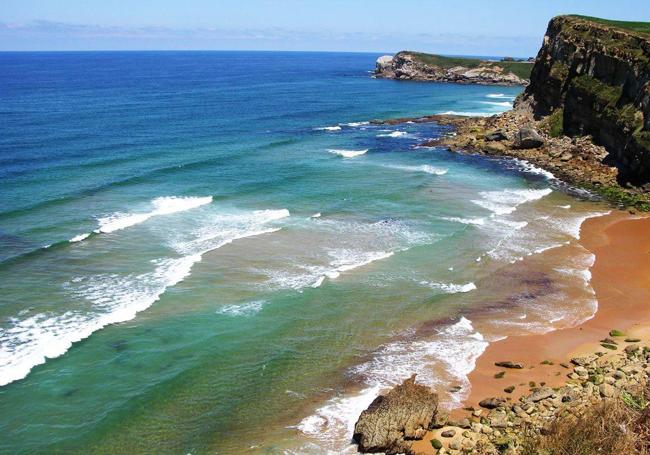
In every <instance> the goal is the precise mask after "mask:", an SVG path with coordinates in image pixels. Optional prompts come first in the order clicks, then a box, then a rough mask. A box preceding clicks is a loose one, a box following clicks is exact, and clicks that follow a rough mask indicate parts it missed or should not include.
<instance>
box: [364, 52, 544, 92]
mask: <svg viewBox="0 0 650 455" xmlns="http://www.w3.org/2000/svg"><path fill="white" fill-rule="evenodd" d="M533 62H534V59H528V60H526V61H515V60H514V59H513V58H509V57H506V58H504V59H502V60H501V61H498V62H497V61H488V60H480V59H474V58H463V57H446V56H442V55H434V54H424V53H421V52H411V51H402V52H398V53H397V54H395V55H394V56H391V55H384V56H381V57H379V58H378V59H377V63H376V67H375V77H378V78H385V79H399V80H413V81H432V82H453V83H457V84H482V85H511V86H512V85H528V82H529V80H530V73H531V70H532V68H533Z"/></svg>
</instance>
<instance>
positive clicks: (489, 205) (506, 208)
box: [472, 188, 553, 215]
mask: <svg viewBox="0 0 650 455" xmlns="http://www.w3.org/2000/svg"><path fill="white" fill-rule="evenodd" d="M552 192H553V190H551V189H550V188H544V189H540V190H533V189H524V190H509V189H506V190H502V191H481V192H480V193H479V195H480V196H481V197H482V199H474V200H472V202H473V203H474V204H476V205H478V206H480V207H483V208H485V209H488V210H490V211H491V212H493V213H494V214H496V215H508V214H510V213H512V212H514V211H515V210H517V207H518V206H519V205H521V204H525V203H527V202H532V201H536V200H538V199H541V198H543V197H544V196H548V195H549V194H551V193H552Z"/></svg>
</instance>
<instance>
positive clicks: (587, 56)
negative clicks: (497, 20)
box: [517, 16, 650, 187]
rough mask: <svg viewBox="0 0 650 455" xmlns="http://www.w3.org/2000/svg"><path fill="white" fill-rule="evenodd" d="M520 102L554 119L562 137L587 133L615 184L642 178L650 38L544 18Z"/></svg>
mask: <svg viewBox="0 0 650 455" xmlns="http://www.w3.org/2000/svg"><path fill="white" fill-rule="evenodd" d="M522 104H529V105H531V106H532V108H533V109H534V112H535V114H536V115H537V116H538V117H540V116H546V115H553V117H556V119H555V121H556V122H557V123H558V129H560V128H561V130H563V132H564V134H566V135H569V136H582V135H592V136H593V138H594V141H595V142H596V143H598V144H600V145H603V146H605V148H606V149H607V151H608V152H609V153H610V156H609V157H608V159H609V160H610V161H611V162H610V163H609V164H612V165H614V166H616V167H617V168H618V169H619V181H620V182H621V183H627V182H630V183H632V184H634V185H636V186H641V185H644V184H647V183H649V182H650V35H648V34H645V33H641V32H636V31H633V30H629V29H626V28H623V27H619V26H617V25H616V24H615V23H614V24H609V23H606V22H600V21H595V20H589V19H587V18H582V17H579V16H559V17H556V18H554V19H552V20H551V22H550V23H549V26H548V30H547V32H546V36H545V37H544V42H543V45H542V48H541V49H540V51H539V54H538V55H537V60H536V63H535V66H534V68H533V71H532V74H531V83H530V85H529V86H528V87H527V88H526V91H525V93H524V95H523V96H522V97H521V98H520V99H519V100H518V103H517V105H522ZM649 187H650V185H649Z"/></svg>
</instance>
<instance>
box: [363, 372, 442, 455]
mask: <svg viewBox="0 0 650 455" xmlns="http://www.w3.org/2000/svg"><path fill="white" fill-rule="evenodd" d="M437 410H438V396H437V395H436V394H435V393H433V392H431V390H429V388H427V387H425V386H422V385H419V384H415V375H413V376H411V378H409V379H407V380H406V381H404V382H403V383H402V384H401V385H398V386H396V387H395V388H393V389H392V390H391V391H390V392H389V393H388V394H386V395H380V396H378V397H377V398H375V400H374V401H373V402H372V403H371V404H370V406H369V407H368V409H366V410H365V411H363V412H362V413H361V415H360V416H359V420H357V423H356V424H355V426H354V440H355V441H356V442H357V443H358V444H359V451H360V452H371V453H375V452H384V453H386V454H389V455H390V454H396V453H410V452H411V445H412V441H413V440H417V439H422V437H423V436H424V435H425V434H426V432H427V430H428V429H429V428H430V427H431V424H432V421H433V419H434V416H435V415H436V412H437Z"/></svg>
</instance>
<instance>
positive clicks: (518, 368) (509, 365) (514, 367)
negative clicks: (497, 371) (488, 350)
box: [494, 360, 524, 370]
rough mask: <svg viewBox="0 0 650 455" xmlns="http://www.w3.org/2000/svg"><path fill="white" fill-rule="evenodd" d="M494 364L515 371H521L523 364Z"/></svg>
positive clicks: (509, 362)
mask: <svg viewBox="0 0 650 455" xmlns="http://www.w3.org/2000/svg"><path fill="white" fill-rule="evenodd" d="M494 364H495V365H496V366H498V367H501V368H512V369H515V370H522V369H523V368H524V364H523V363H518V362H517V363H515V362H511V361H510V360H507V361H504V362H495V363H494Z"/></svg>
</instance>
